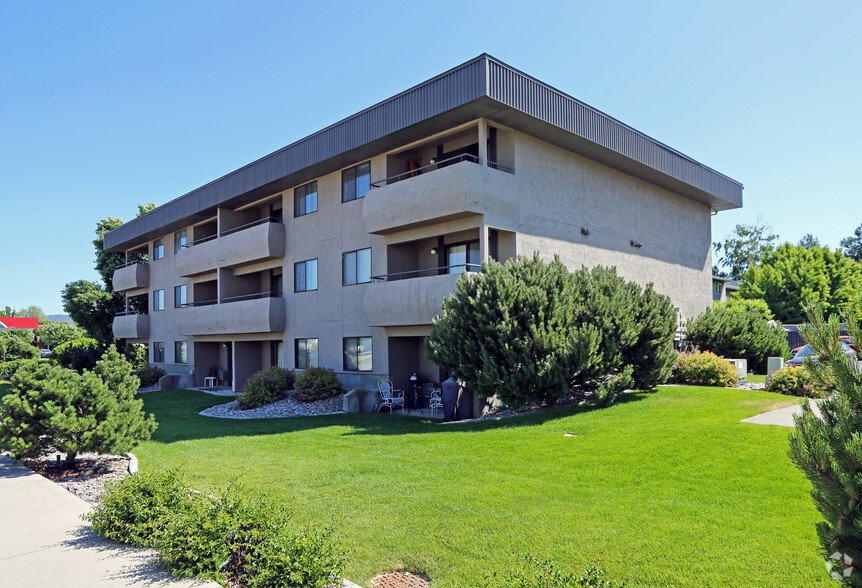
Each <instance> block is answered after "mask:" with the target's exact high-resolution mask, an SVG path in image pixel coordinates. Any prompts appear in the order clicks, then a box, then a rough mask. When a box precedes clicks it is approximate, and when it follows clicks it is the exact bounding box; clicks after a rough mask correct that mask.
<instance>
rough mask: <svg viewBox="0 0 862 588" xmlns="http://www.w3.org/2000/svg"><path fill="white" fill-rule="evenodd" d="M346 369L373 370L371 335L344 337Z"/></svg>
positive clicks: (353, 370) (355, 370) (348, 370)
mask: <svg viewBox="0 0 862 588" xmlns="http://www.w3.org/2000/svg"><path fill="white" fill-rule="evenodd" d="M344 371H346V372H370V371H371V337H345V338H344Z"/></svg>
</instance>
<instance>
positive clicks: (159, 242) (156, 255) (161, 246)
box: [153, 239, 165, 259]
mask: <svg viewBox="0 0 862 588" xmlns="http://www.w3.org/2000/svg"><path fill="white" fill-rule="evenodd" d="M164 256H165V240H164V239H156V240H155V241H153V259H161V258H163V257H164Z"/></svg>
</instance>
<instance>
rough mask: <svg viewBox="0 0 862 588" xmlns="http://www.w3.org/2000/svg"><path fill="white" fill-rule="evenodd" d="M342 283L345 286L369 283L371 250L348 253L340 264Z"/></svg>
mask: <svg viewBox="0 0 862 588" xmlns="http://www.w3.org/2000/svg"><path fill="white" fill-rule="evenodd" d="M342 266H343V267H342V275H343V283H344V285H345V286H350V285H352V284H364V283H366V282H370V281H371V248H370V247H369V248H368V249H359V250H358V251H348V252H347V253H345V254H344V260H343V263H342Z"/></svg>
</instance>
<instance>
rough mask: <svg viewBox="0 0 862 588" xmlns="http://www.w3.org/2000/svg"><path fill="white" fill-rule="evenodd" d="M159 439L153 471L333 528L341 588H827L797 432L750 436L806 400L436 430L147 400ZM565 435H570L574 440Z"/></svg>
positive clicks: (152, 445)
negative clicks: (479, 586)
mask: <svg viewBox="0 0 862 588" xmlns="http://www.w3.org/2000/svg"><path fill="white" fill-rule="evenodd" d="M143 398H144V401H145V403H146V409H147V410H148V411H152V412H154V413H155V414H156V418H157V419H158V421H159V423H160V425H159V428H158V430H157V431H156V433H155V435H154V437H153V439H152V440H150V441H148V442H147V443H144V444H142V445H141V446H140V447H139V448H138V449H137V450H135V451H136V454H137V455H138V457H139V458H140V460H141V467H142V469H144V470H151V469H160V468H168V467H175V466H180V467H182V469H183V471H184V472H185V473H186V475H187V476H188V477H189V478H190V480H191V481H192V483H193V484H194V485H195V487H196V488H197V489H200V490H204V491H206V490H208V489H212V488H213V487H215V486H219V485H224V484H226V483H227V482H229V481H231V480H239V481H240V482H241V483H242V484H243V485H245V486H247V487H254V488H259V489H263V490H265V491H267V492H269V493H270V494H271V495H273V496H274V497H275V498H276V499H277V500H280V501H282V502H283V503H285V504H287V505H289V507H290V508H291V509H292V510H293V511H294V512H295V513H296V516H297V518H298V519H300V520H311V521H320V522H323V523H327V524H335V525H336V526H337V534H338V535H339V536H340V537H341V538H342V539H343V540H344V541H345V542H346V543H347V545H348V546H349V548H350V550H351V552H350V560H349V563H348V568H347V570H346V572H345V574H346V577H348V578H350V579H352V580H354V581H358V582H359V583H366V582H367V580H368V579H369V578H370V577H371V576H372V575H373V574H375V573H376V572H379V571H382V570H394V569H409V570H413V571H419V572H425V573H427V574H429V575H430V576H431V578H432V579H433V581H434V586H444V585H451V583H452V580H456V581H458V582H459V583H460V584H462V585H464V584H469V583H471V582H475V581H478V580H480V579H481V578H482V576H483V573H484V570H488V569H490V570H496V569H501V568H503V567H506V566H509V565H511V564H512V563H513V561H514V560H513V556H512V555H511V551H512V550H518V551H522V552H532V553H536V554H542V555H550V556H552V557H554V558H555V559H556V560H557V561H558V562H560V563H562V564H565V565H568V564H578V565H588V564H590V563H591V562H592V561H593V560H594V558H595V557H596V556H598V555H602V556H604V557H605V558H606V562H605V565H606V567H607V569H608V570H609V571H611V572H613V573H615V574H619V575H621V576H629V575H633V576H634V578H635V580H636V581H637V585H648V586H656V585H660V586H758V587H764V586H820V585H823V586H826V585H827V584H829V583H830V582H829V580H828V579H827V578H826V576H825V573H824V567H823V563H822V560H821V559H820V557H819V556H818V542H817V537H816V534H815V530H814V525H815V523H816V522H817V521H818V518H819V516H818V514H817V513H816V511H815V509H814V506H813V503H812V501H811V498H810V496H809V495H808V492H809V483H808V482H807V481H806V480H805V478H804V477H803V475H802V473H801V472H800V471H798V470H797V469H796V468H795V467H794V466H793V465H792V463H791V462H790V460H789V459H788V458H787V448H788V443H787V435H788V432H789V429H788V428H785V427H776V426H764V425H753V424H747V423H740V422H739V421H740V420H741V419H743V418H746V417H749V416H753V415H755V414H759V413H762V412H765V411H767V410H772V409H775V408H780V407H782V406H787V405H790V404H794V403H795V402H797V399H794V398H788V397H783V396H776V395H775V394H768V393H764V392H752V391H745V390H729V389H715V388H701V387H662V388H660V389H659V390H658V391H657V392H655V393H641V394H630V395H627V396H626V397H625V398H623V399H621V401H618V402H617V404H615V405H613V406H611V407H610V408H607V409H593V410H591V409H587V408H564V409H555V410H551V411H547V412H543V413H536V414H532V415H527V416H521V417H515V418H510V419H503V420H500V421H493V422H484V423H474V424H465V425H440V424H437V423H435V422H432V421H424V420H419V419H414V418H410V417H402V416H399V415H394V416H390V415H385V414H384V415H372V414H350V415H337V416H323V417H306V418H295V419H268V420H254V421H244V420H222V419H211V418H206V417H201V416H198V415H197V412H198V411H200V410H202V409H203V408H205V407H207V406H211V405H214V404H218V403H221V402H224V401H225V399H223V398H217V397H214V396H209V395H206V394H203V393H200V392H192V391H167V392H154V393H149V394H146V395H144V396H143ZM566 433H570V434H575V435H576V436H574V437H567V436H564V435H565V434H566Z"/></svg>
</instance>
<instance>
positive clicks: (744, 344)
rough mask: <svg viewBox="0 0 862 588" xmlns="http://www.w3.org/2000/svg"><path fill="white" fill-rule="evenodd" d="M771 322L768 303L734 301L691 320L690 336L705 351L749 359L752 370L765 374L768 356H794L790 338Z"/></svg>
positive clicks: (749, 366)
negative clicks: (789, 343)
mask: <svg viewBox="0 0 862 588" xmlns="http://www.w3.org/2000/svg"><path fill="white" fill-rule="evenodd" d="M771 319H772V312H771V311H770V310H769V307H768V306H767V305H766V302H764V301H762V300H743V299H741V298H740V299H737V298H731V299H730V300H726V301H723V302H718V303H716V304H715V305H714V306H713V307H712V308H707V309H706V312H704V313H703V314H701V315H699V316H698V317H697V318H695V319H693V320H691V321H689V322H688V325H686V332H687V334H686V336H687V338H688V341H689V342H690V343H691V344H693V345H696V346H698V347H699V348H701V349H707V350H709V351H712V352H713V353H716V354H718V355H723V356H724V357H732V358H735V359H736V358H738V359H745V360H748V369H749V371H751V372H753V373H764V372H765V371H766V358H767V357H783V358H785V359H787V358H789V357H790V348H789V347H788V346H787V335H786V334H785V333H784V329H783V328H782V327H781V324H779V323H775V322H774V321H771Z"/></svg>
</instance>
